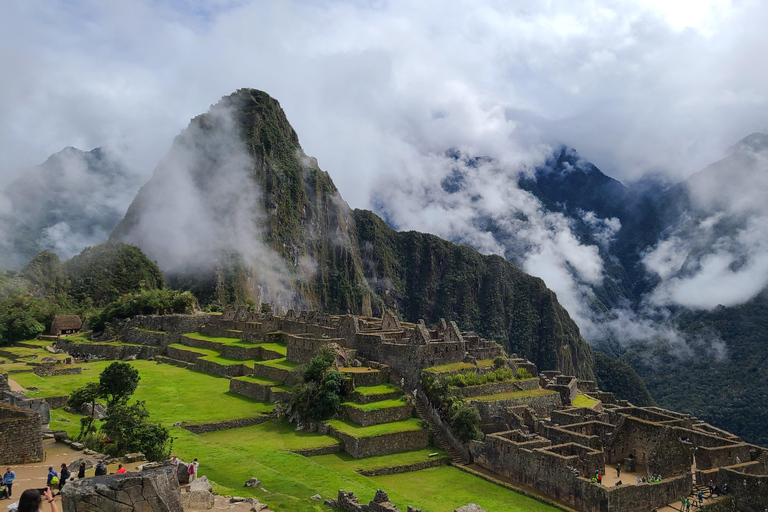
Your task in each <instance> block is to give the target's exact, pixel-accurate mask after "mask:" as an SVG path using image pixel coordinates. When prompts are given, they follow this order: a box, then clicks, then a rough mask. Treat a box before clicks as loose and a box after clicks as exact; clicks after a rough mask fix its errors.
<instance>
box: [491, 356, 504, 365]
mask: <svg viewBox="0 0 768 512" xmlns="http://www.w3.org/2000/svg"><path fill="white" fill-rule="evenodd" d="M493 366H495V367H496V368H504V367H506V366H507V360H506V359H505V358H504V357H503V356H496V357H494V358H493Z"/></svg>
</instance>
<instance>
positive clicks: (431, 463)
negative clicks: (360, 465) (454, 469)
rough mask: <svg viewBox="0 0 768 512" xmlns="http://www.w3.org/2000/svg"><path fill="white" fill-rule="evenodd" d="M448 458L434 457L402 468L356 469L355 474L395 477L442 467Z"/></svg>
mask: <svg viewBox="0 0 768 512" xmlns="http://www.w3.org/2000/svg"><path fill="white" fill-rule="evenodd" d="M448 461H449V459H448V457H434V458H432V459H429V460H425V461H423V462H416V463H414V464H404V465H402V466H390V467H387V468H377V469H358V470H357V472H358V473H360V474H361V475H363V476H381V475H396V474H399V473H410V472H411V471H420V470H422V469H429V468H435V467H437V466H444V465H446V464H448Z"/></svg>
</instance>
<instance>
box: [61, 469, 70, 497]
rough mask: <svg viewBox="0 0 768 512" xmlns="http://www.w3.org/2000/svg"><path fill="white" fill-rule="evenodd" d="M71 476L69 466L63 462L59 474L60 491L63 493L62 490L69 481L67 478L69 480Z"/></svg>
mask: <svg viewBox="0 0 768 512" xmlns="http://www.w3.org/2000/svg"><path fill="white" fill-rule="evenodd" d="M70 476H72V473H70V472H69V468H68V467H67V465H66V464H62V465H61V474H60V475H59V493H61V490H62V489H63V488H64V484H66V483H67V480H69V477H70Z"/></svg>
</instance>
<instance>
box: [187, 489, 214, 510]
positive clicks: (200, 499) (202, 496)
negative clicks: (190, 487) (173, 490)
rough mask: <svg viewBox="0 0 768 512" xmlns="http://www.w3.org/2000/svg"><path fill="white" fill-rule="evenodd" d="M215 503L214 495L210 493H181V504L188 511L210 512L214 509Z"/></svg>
mask: <svg viewBox="0 0 768 512" xmlns="http://www.w3.org/2000/svg"><path fill="white" fill-rule="evenodd" d="M213 502H214V497H213V494H212V493H210V492H208V491H204V490H203V491H200V490H198V491H189V492H183V493H181V503H182V505H184V508H185V509H187V510H189V509H195V510H208V509H211V508H213Z"/></svg>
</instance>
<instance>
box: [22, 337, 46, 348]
mask: <svg viewBox="0 0 768 512" xmlns="http://www.w3.org/2000/svg"><path fill="white" fill-rule="evenodd" d="M19 343H26V344H27V345H35V346H36V347H50V346H51V345H53V342H52V341H48V340H39V339H37V338H33V339H31V340H25V341H20V342H19Z"/></svg>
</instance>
